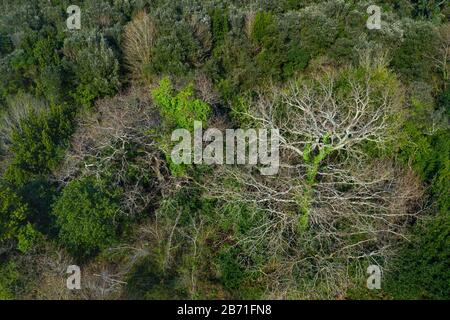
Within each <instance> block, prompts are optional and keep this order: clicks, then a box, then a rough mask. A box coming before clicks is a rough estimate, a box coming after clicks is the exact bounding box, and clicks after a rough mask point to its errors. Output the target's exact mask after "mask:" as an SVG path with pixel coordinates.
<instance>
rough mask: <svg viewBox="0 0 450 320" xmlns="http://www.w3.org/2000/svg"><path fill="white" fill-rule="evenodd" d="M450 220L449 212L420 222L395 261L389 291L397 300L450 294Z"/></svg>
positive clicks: (388, 283) (445, 297)
mask: <svg viewBox="0 0 450 320" xmlns="http://www.w3.org/2000/svg"><path fill="white" fill-rule="evenodd" d="M449 247H450V219H448V212H443V213H441V214H439V215H437V216H436V217H433V218H429V219H428V220H426V221H425V222H423V223H421V224H419V225H418V226H417V227H416V228H415V230H414V233H413V238H412V241H411V242H410V243H408V244H406V245H405V246H404V248H403V250H402V251H401V252H400V254H399V256H398V257H397V258H396V259H395V260H394V264H393V268H392V272H391V273H389V274H388V275H387V282H386V283H387V284H386V291H387V292H388V293H389V294H390V295H392V297H393V298H395V299H448V297H450V285H449V284H450V269H449V265H448V262H449V261H450V251H449V250H448V248H449Z"/></svg>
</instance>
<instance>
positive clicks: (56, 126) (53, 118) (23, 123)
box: [5, 105, 73, 186]
mask: <svg viewBox="0 0 450 320" xmlns="http://www.w3.org/2000/svg"><path fill="white" fill-rule="evenodd" d="M72 117H73V115H72V111H71V110H69V109H68V108H67V107H66V106H60V105H52V106H50V108H49V110H44V111H35V110H31V113H30V114H29V116H28V117H26V118H24V119H21V120H20V123H19V126H18V127H17V128H15V129H14V130H13V131H12V134H11V140H12V141H11V146H10V147H9V152H11V154H12V155H13V156H12V160H11V163H10V165H9V166H8V168H7V170H6V173H5V178H6V179H7V180H8V181H9V182H11V183H13V184H15V185H17V186H21V185H24V184H25V183H27V182H29V181H31V180H32V179H33V178H35V177H37V176H42V175H46V174H48V173H50V171H51V170H52V169H55V168H56V167H57V165H58V163H59V161H60V160H61V158H62V156H63V153H64V150H65V149H66V147H67V145H68V139H69V137H70V135H71V133H72Z"/></svg>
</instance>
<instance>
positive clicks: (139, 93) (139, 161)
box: [54, 89, 167, 214]
mask: <svg viewBox="0 0 450 320" xmlns="http://www.w3.org/2000/svg"><path fill="white" fill-rule="evenodd" d="M96 108H97V113H96V114H85V115H82V116H81V118H80V119H79V128H78V130H77V131H76V133H75V134H74V135H73V137H72V140H71V148H70V150H69V152H68V153H67V154H66V157H65V160H64V161H63V165H62V167H61V168H60V169H59V170H58V171H57V172H55V173H54V175H55V179H56V180H58V181H59V182H60V183H61V184H62V185H64V184H66V183H68V182H69V181H71V180H72V179H74V178H80V177H84V176H95V177H97V178H102V177H105V176H108V179H109V180H110V181H111V182H112V183H113V184H114V185H116V186H119V187H121V188H122V189H123V196H122V209H123V211H124V212H125V213H127V214H135V213H137V212H140V211H142V210H143V209H145V208H146V207H147V206H148V205H149V204H150V203H151V202H152V200H154V199H155V197H156V196H157V195H158V192H159V190H160V189H161V188H162V187H163V186H164V180H165V178H164V176H167V174H166V173H167V169H166V168H165V164H164V162H163V161H162V160H161V155H160V152H159V151H158V149H157V148H156V143H155V141H154V139H153V137H152V134H151V132H150V131H151V129H152V128H155V125H156V124H157V121H158V116H157V113H156V112H155V110H154V109H153V107H152V105H151V103H150V101H149V98H148V93H147V92H146V91H144V89H131V91H130V92H129V93H128V94H126V95H119V96H116V97H115V98H112V99H110V98H107V99H104V100H101V101H99V102H98V103H97V105H96Z"/></svg>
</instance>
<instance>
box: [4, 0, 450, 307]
mask: <svg viewBox="0 0 450 320" xmlns="http://www.w3.org/2000/svg"><path fill="white" fill-rule="evenodd" d="M73 4H75V3H71V1H69V0H51V1H47V0H36V1H27V0H5V1H2V2H1V3H0V12H1V13H0V299H445V300H447V299H450V249H449V248H450V215H449V214H450V211H449V207H450V197H449V195H450V158H449V157H450V127H449V116H450V71H449V66H450V22H449V17H450V7H449V6H448V4H447V2H446V1H413V0H411V1H408V0H400V1H390V0H377V1H344V0H320V1H309V0H277V1H262V0H261V1H259V0H253V1H234V0H232V1H224V0H180V1H170V0H157V1H150V0H148V1H147V0H114V1H113V0H101V1H100V0H99V1H77V3H76V5H77V6H78V7H79V9H80V17H81V20H80V26H79V28H69V24H68V23H67V21H69V20H68V19H71V14H72V13H70V12H68V11H67V8H68V7H69V6H70V5H73ZM371 5H376V6H378V8H379V9H380V10H381V17H380V19H381V20H380V25H379V27H378V28H368V27H367V20H368V18H369V17H370V16H371V14H370V13H369V12H368V10H367V9H368V7H369V6H371ZM72 18H73V17H72ZM194 121H198V122H200V123H201V124H202V126H203V128H204V129H205V130H208V129H209V130H210V131H209V132H213V133H214V132H215V133H217V135H216V136H218V135H219V133H221V132H223V133H224V132H226V130H232V129H234V130H238V129H239V130H242V131H239V132H247V133H248V132H253V131H249V130H255V132H257V130H258V132H259V131H262V130H267V131H270V130H276V132H279V134H280V139H279V154H277V155H279V163H280V165H279V170H277V174H275V175H262V174H260V170H258V169H261V168H260V167H258V165H255V164H254V163H245V164H244V163H239V161H238V163H235V164H223V165H222V164H205V163H202V162H196V163H181V164H180V163H177V162H176V161H175V159H173V157H172V153H171V152H172V150H173V148H174V146H175V142H174V140H173V136H172V133H173V132H174V130H177V129H183V130H185V131H186V132H188V133H192V134H193V135H195V128H194ZM244 130H247V131H244ZM247 138H248V137H247ZM209 140H213V139H209ZM249 140H251V139H250V138H249ZM194 141H195V140H194ZM244 141H245V138H244ZM204 142H206V141H204ZM208 142H209V143H213V141H208ZM225 142H226V141H219V140H217V139H216V140H215V141H214V143H215V145H216V146H218V145H223V143H225ZM194 143H196V142H194ZM233 143H234V142H233ZM272 143H273V141H272ZM200 144H202V141H200ZM249 145H250V147H251V141H250V142H249ZM200 147H201V146H200ZM250 147H249V149H250ZM194 148H195V146H194ZM215 150H218V149H215ZM233 150H234V148H233ZM239 150H240V149H239V148H236V150H235V151H236V152H239ZM241 151H242V150H241ZM246 151H247V150H246V149H245V150H243V153H244V155H245V153H246ZM216 152H217V151H216ZM249 153H250V151H249ZM231 156H232V157H233V159H234V156H236V157H237V159H239V154H237V155H236V154H234V153H233V154H232V155H231ZM249 157H250V156H249ZM194 158H195V157H194ZM258 159H259V158H258ZM258 159H256V160H258ZM70 265H77V266H80V268H81V269H82V270H83V272H82V275H83V276H82V279H81V283H82V286H81V289H80V290H69V289H67V288H66V278H67V274H66V270H67V267H68V266H70ZM370 265H375V266H379V267H380V268H381V269H382V270H383V273H382V278H381V288H378V289H377V290H370V288H368V287H367V286H366V280H367V277H368V274H367V267H368V266H370Z"/></svg>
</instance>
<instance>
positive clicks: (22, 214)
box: [0, 183, 28, 243]
mask: <svg viewBox="0 0 450 320" xmlns="http://www.w3.org/2000/svg"><path fill="white" fill-rule="evenodd" d="M27 213H28V207H27V205H26V204H24V203H23V202H22V199H21V198H20V197H19V196H18V195H17V194H15V193H14V192H13V191H12V190H11V189H10V188H9V187H7V186H6V185H4V184H3V183H2V184H0V243H1V242H4V241H6V240H9V239H14V238H16V237H17V235H18V234H19V231H20V230H21V228H23V226H24V225H25V224H26V218H27Z"/></svg>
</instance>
